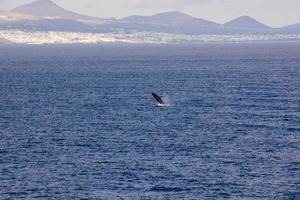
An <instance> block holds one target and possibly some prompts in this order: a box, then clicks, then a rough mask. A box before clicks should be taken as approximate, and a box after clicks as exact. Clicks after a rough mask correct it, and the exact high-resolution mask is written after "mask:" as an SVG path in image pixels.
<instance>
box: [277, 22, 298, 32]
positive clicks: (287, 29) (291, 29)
mask: <svg viewBox="0 0 300 200" xmlns="http://www.w3.org/2000/svg"><path fill="white" fill-rule="evenodd" d="M279 32H280V33H282V34H300V23H298V24H292V25H289V26H285V27H283V28H281V29H280V30H279Z"/></svg>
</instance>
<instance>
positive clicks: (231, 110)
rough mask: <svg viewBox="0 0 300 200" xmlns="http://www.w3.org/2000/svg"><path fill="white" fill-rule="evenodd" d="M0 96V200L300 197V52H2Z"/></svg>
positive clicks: (258, 48)
mask: <svg viewBox="0 0 300 200" xmlns="http://www.w3.org/2000/svg"><path fill="white" fill-rule="evenodd" d="M0 91H1V96H0V199H1V200H2V199H3V200H4V199H109V200H110V199H143V200H144V199H145V200H147V199H149V200H150V199H170V200H171V199H172V200H173V199H247V200H248V199H251V200H252V199H275V200H276V199H278V200H279V199H280V200H281V199H284V200H296V199H300V44H297V43H290V44H288V43H287V44H280V43H277V44H234V45H229V44H212V45H199V46H192V45H191V46H126V45H119V46H118V45H115V46H108V45H107V46H84V47H80V46H42V47H31V46H0ZM151 92H156V93H157V94H159V95H162V96H163V98H165V99H167V101H168V102H169V104H170V106H169V107H158V106H157V105H156V103H155V101H154V99H153V98H152V96H151Z"/></svg>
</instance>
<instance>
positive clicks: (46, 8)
mask: <svg viewBox="0 0 300 200" xmlns="http://www.w3.org/2000/svg"><path fill="white" fill-rule="evenodd" d="M12 11H14V12H20V13H25V14H29V15H34V16H39V17H54V18H65V19H73V20H78V19H93V18H96V17H88V16H84V15H80V14H77V13H75V12H72V11H69V10H66V9H64V8H62V7H60V6H58V5H57V4H55V3H54V2H52V1H51V0H36V1H34V2H32V3H29V4H25V5H22V6H19V7H17V8H15V9H13V10H12Z"/></svg>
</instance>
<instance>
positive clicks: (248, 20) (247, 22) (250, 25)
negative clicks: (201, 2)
mask: <svg viewBox="0 0 300 200" xmlns="http://www.w3.org/2000/svg"><path fill="white" fill-rule="evenodd" d="M224 26H225V27H227V28H228V27H229V28H236V29H251V30H257V29H270V28H271V27H269V26H267V25H265V24H263V23H261V22H259V21H257V20H255V19H253V18H252V17H249V16H242V17H239V18H236V19H234V20H232V21H229V22H227V23H225V24H224Z"/></svg>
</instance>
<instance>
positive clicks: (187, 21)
mask: <svg viewBox="0 0 300 200" xmlns="http://www.w3.org/2000/svg"><path fill="white" fill-rule="evenodd" d="M121 21H123V22H130V23H136V24H152V25H154V24H156V25H165V26H205V27H214V26H218V24H217V23H214V22H211V21H208V20H204V19H198V18H195V17H192V16H190V15H187V14H184V13H181V12H167V13H160V14H156V15H152V16H138V15H134V16H129V17H126V18H123V19H121Z"/></svg>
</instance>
